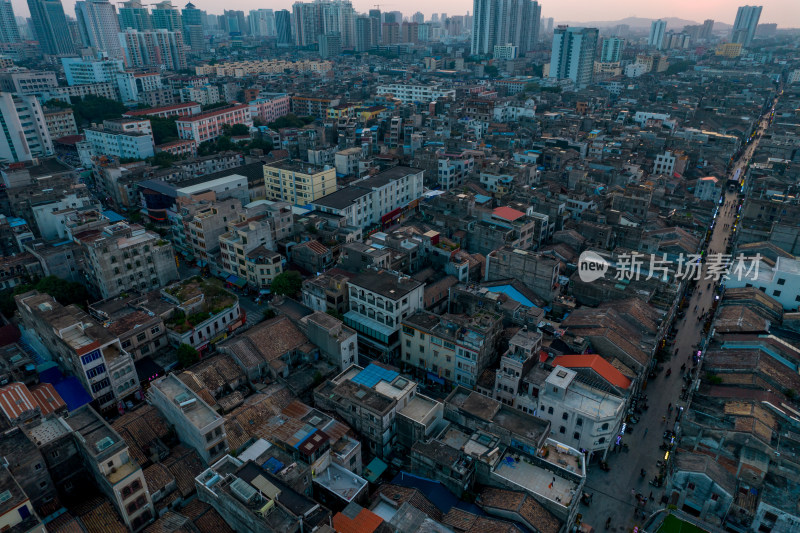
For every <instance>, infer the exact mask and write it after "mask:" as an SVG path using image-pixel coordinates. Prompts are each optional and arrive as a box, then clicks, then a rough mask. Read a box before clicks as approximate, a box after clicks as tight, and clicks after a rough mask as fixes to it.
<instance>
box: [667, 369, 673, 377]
mask: <svg viewBox="0 0 800 533" xmlns="http://www.w3.org/2000/svg"><path fill="white" fill-rule="evenodd" d="M671 375H672V369H671V368H668V369H667V377H670V376H671Z"/></svg>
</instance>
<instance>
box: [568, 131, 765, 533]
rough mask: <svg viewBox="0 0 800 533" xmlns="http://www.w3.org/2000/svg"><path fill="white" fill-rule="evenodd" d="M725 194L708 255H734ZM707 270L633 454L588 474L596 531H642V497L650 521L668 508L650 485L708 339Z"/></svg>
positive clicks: (632, 435) (654, 387)
mask: <svg viewBox="0 0 800 533" xmlns="http://www.w3.org/2000/svg"><path fill="white" fill-rule="evenodd" d="M766 121H767V119H765V120H764V121H762V123H761V125H760V128H759V134H758V137H756V138H755V139H754V140H753V141H752V142H751V143H750V145H749V146H748V147H747V148H746V149H745V150H744V151H743V152H742V155H741V157H740V158H739V160H738V161H737V163H736V164H735V165H733V166H732V168H731V174H730V177H731V178H732V177H733V176H735V175H736V171H737V170H738V169H741V172H742V173H744V172H745V165H746V164H747V162H749V160H750V158H751V157H752V154H753V151H754V150H755V148H756V146H757V144H758V138H760V133H761V132H762V131H763V129H764V127H765V124H766ZM725 189H726V192H725V193H724V196H723V198H724V203H723V204H722V205H720V206H719V212H718V214H717V217H716V220H715V223H714V226H713V229H712V234H711V238H710V239H709V244H708V247H707V248H706V250H707V253H708V254H713V253H729V252H728V251H727V250H726V248H727V246H728V244H729V241H728V239H731V238H732V235H733V227H734V225H735V221H736V216H737V212H738V203H739V198H738V195H737V193H738V189H737V190H736V191H729V190H727V187H725ZM702 269H703V271H702V276H701V277H700V281H699V282H698V283H697V285H696V287H695V290H694V293H693V294H692V295H691V298H690V300H689V303H688V305H687V306H686V308H685V312H686V314H685V316H684V317H683V318H678V319H676V322H675V327H676V330H677V333H676V335H675V341H674V343H673V344H672V347H671V349H670V350H671V353H672V354H673V355H672V356H671V357H670V358H669V359H668V360H667V361H665V362H664V363H662V366H663V368H662V370H661V371H660V372H659V373H658V375H657V377H655V378H653V379H651V380H649V382H648V384H647V389H646V390H645V391H644V392H643V393H644V394H646V395H647V396H648V402H647V403H648V406H649V408H648V410H647V411H645V412H644V413H643V414H642V415H638V416H640V417H641V419H640V420H639V422H638V423H637V424H635V425H634V427H633V428H632V429H633V431H626V434H625V436H624V437H623V442H624V443H626V444H627V445H628V451H620V452H617V453H613V452H610V453H609V455H608V465H609V467H610V470H609V471H608V472H604V471H603V470H601V469H600V468H599V467H598V466H592V467H591V468H590V469H589V471H588V477H587V482H586V486H585V489H584V490H585V492H589V493H593V494H594V497H593V499H592V502H591V505H589V506H586V505H583V504H580V509H579V513H581V514H582V521H583V522H584V523H586V524H589V525H591V526H593V527H594V528H595V530H596V531H612V532H623V531H624V532H627V531H630V530H631V529H632V528H633V527H634V526H639V527H640V528H641V527H642V525H643V524H644V522H646V518H642V514H641V511H640V512H639V514H638V516H634V511H635V510H636V509H637V508H639V509H640V510H641V509H642V507H641V506H639V505H638V502H637V495H642V496H643V497H645V498H648V501H647V503H646V505H645V506H644V511H645V513H646V516H650V514H651V513H653V512H654V511H656V510H658V509H661V508H663V507H664V505H663V504H661V503H660V502H661V498H662V496H664V487H663V486H662V487H655V486H653V485H651V484H650V481H651V480H653V479H654V477H655V476H656V475H658V471H659V469H658V466H657V464H656V463H657V461H659V460H662V461H663V460H664V459H665V453H666V452H665V451H663V450H661V449H659V446H660V445H661V444H662V443H663V440H662V439H663V435H664V431H665V430H672V429H673V428H674V427H675V422H676V415H677V414H678V412H679V410H680V408H681V407H683V406H685V405H686V402H685V401H682V400H681V389H682V387H683V386H684V385H685V383H686V382H685V381H684V380H683V378H682V376H681V374H682V371H681V365H684V364H685V365H686V372H689V371H690V369H691V368H692V358H691V355H692V354H693V353H695V352H696V350H697V349H696V345H697V344H698V343H700V341H701V338H702V335H703V322H704V321H702V320H699V317H701V316H702V315H703V313H704V311H708V310H709V309H710V308H711V305H712V302H713V299H714V293H715V291H714V282H713V281H712V280H706V279H705V275H706V264H705V262H704V263H703V267H702ZM709 283H710V284H711V287H709ZM676 349H677V352H676ZM674 354H677V355H674ZM667 369H671V375H670V376H667V375H666V373H667ZM670 405H671V406H672V410H671V412H670V411H669V406H670ZM662 417H663V418H662ZM629 428H630V425H629ZM612 450H613V448H612ZM642 470H645V471H646V475H645V477H642V476H641V471H642ZM609 518H610V519H611V525H610V527H609V528H608V529H607V530H606V529H605V524H606V520H607V519H609Z"/></svg>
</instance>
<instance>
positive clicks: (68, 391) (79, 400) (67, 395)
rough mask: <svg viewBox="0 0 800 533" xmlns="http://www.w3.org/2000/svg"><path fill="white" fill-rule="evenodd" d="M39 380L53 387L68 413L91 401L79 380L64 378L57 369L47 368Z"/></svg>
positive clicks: (69, 377)
mask: <svg viewBox="0 0 800 533" xmlns="http://www.w3.org/2000/svg"><path fill="white" fill-rule="evenodd" d="M39 380H40V381H42V382H44V383H50V384H52V385H53V387H54V388H55V389H56V392H58V394H59V396H61V398H62V399H63V400H64V403H66V404H67V410H68V411H74V410H75V409H77V408H78V407H81V406H82V405H86V404H87V403H89V402H91V401H92V397H91V396H90V395H89V393H88V392H86V390H85V389H84V388H83V385H81V382H80V380H79V379H78V378H76V377H75V376H68V377H64V375H63V374H62V373H61V370H59V369H58V367H52V368H48V369H47V370H45V371H44V372H42V373H40V374H39Z"/></svg>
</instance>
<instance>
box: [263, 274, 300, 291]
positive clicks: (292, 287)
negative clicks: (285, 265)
mask: <svg viewBox="0 0 800 533" xmlns="http://www.w3.org/2000/svg"><path fill="white" fill-rule="evenodd" d="M302 287H303V278H302V276H300V273H299V272H297V271H296V270H287V271H286V272H281V273H280V274H278V275H277V276H275V279H273V280H272V286H271V289H272V293H273V294H282V295H286V296H294V295H295V294H297V293H298V292H300V289H301V288H302Z"/></svg>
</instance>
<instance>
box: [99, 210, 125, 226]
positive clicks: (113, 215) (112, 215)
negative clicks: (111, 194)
mask: <svg viewBox="0 0 800 533" xmlns="http://www.w3.org/2000/svg"><path fill="white" fill-rule="evenodd" d="M103 216H104V217H106V218H107V219H108V221H109V222H111V223H112V224H114V223H116V222H122V221H123V220H125V217H124V216H122V215H120V214H119V213H117V212H116V211H112V210H111V209H108V210H106V211H103Z"/></svg>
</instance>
